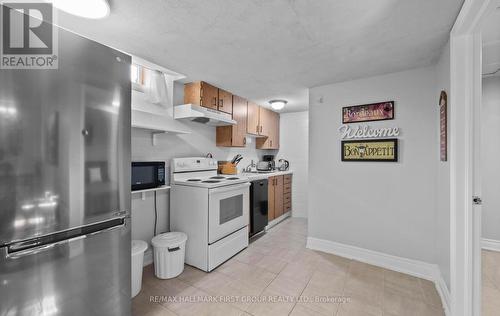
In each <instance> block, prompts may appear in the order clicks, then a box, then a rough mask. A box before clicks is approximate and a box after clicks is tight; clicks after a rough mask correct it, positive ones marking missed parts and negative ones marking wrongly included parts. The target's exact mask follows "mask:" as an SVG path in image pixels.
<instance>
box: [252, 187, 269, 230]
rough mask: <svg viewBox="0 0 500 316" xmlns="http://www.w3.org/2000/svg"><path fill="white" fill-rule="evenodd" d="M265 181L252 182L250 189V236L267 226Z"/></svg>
mask: <svg viewBox="0 0 500 316" xmlns="http://www.w3.org/2000/svg"><path fill="white" fill-rule="evenodd" d="M267 194H268V188H267V179H262V180H255V181H252V185H251V187H250V236H253V235H255V234H257V233H260V232H261V231H263V230H264V228H265V227H266V226H267V212H268V197H267Z"/></svg>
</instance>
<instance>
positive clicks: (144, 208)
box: [132, 83, 277, 242]
mask: <svg viewBox="0 0 500 316" xmlns="http://www.w3.org/2000/svg"><path fill="white" fill-rule="evenodd" d="M183 91H184V89H183V85H182V84H179V83H176V84H175V88H174V100H173V102H174V104H182V103H183V98H184V95H183ZM176 123H177V128H181V129H183V130H187V131H190V132H191V134H186V135H178V136H177V135H171V134H166V135H159V136H158V138H157V143H156V146H153V145H152V141H151V134H150V133H149V132H147V131H144V130H140V129H134V128H133V129H132V160H133V161H142V160H145V161H151V160H160V161H166V162H167V165H166V166H167V168H168V171H167V173H169V172H170V168H169V167H170V160H171V159H172V158H177V157H190V156H205V155H206V154H207V153H208V152H210V153H212V154H213V155H214V158H216V159H218V160H228V159H230V158H232V157H233V156H234V155H236V154H238V153H239V154H242V155H243V156H244V159H243V160H242V161H241V162H240V164H239V168H244V167H246V166H247V165H248V164H249V163H250V160H251V159H254V160H260V159H261V158H262V155H265V154H276V152H277V151H276V150H258V149H255V143H254V142H253V143H251V144H248V145H247V147H246V148H223V147H216V146H215V127H211V126H207V125H204V124H200V123H194V122H180V121H178V122H176ZM168 176H169V175H168ZM153 197H154V195H153V193H147V194H146V199H145V200H142V199H141V194H133V195H132V239H141V240H145V241H148V242H150V241H151V239H152V238H153V227H154V198H153ZM157 210H158V233H161V232H165V231H168V227H169V224H168V217H169V216H168V212H169V193H168V191H159V192H158V193H157Z"/></svg>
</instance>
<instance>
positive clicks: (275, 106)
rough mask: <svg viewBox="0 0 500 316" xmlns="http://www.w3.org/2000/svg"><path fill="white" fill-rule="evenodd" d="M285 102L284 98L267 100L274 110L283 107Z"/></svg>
mask: <svg viewBox="0 0 500 316" xmlns="http://www.w3.org/2000/svg"><path fill="white" fill-rule="evenodd" d="M287 103H288V101H285V100H271V101H269V104H271V107H272V108H273V109H275V110H281V109H283V108H284V107H285V105H286V104H287Z"/></svg>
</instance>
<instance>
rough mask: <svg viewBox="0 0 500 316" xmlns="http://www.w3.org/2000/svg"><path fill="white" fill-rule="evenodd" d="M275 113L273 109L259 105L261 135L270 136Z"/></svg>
mask: <svg viewBox="0 0 500 316" xmlns="http://www.w3.org/2000/svg"><path fill="white" fill-rule="evenodd" d="M272 113H274V112H273V111H271V110H268V109H266V108H263V107H259V118H260V120H259V125H260V127H259V135H260V136H269V135H270V134H271V129H272V126H271V125H272V119H273V118H272V116H273V114H272Z"/></svg>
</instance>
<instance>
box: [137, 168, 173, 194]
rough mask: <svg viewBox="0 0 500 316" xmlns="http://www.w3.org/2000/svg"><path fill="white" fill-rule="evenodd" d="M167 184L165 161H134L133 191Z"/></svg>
mask: <svg viewBox="0 0 500 316" xmlns="http://www.w3.org/2000/svg"><path fill="white" fill-rule="evenodd" d="M162 185H165V162H164V161H140V162H138V161H137V162H132V191H136V190H144V189H152V188H157V187H160V186H162Z"/></svg>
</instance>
